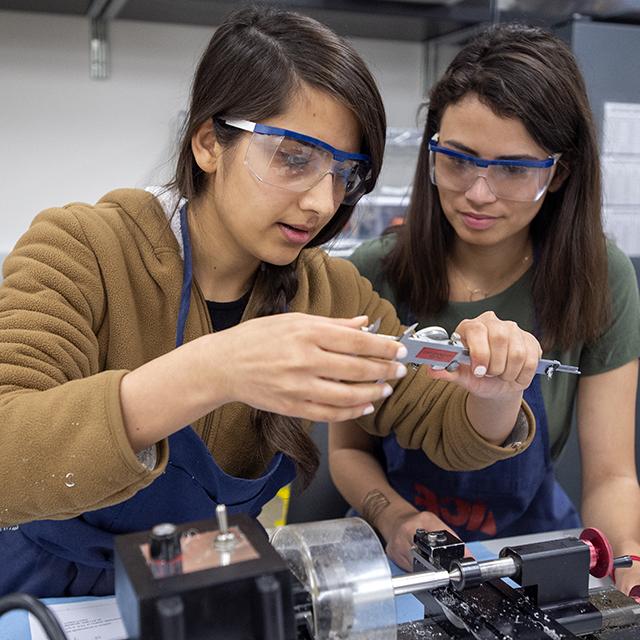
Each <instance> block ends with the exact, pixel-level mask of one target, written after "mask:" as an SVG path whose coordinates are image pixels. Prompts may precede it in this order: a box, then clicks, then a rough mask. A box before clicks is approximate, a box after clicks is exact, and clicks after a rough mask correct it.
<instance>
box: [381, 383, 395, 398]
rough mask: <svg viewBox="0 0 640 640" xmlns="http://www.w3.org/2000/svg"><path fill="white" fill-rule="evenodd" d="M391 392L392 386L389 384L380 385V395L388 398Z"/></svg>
mask: <svg viewBox="0 0 640 640" xmlns="http://www.w3.org/2000/svg"><path fill="white" fill-rule="evenodd" d="M392 393H393V387H392V386H391V385H390V384H385V385H383V387H382V397H383V398H388V397H389V396H390V395H391V394H392Z"/></svg>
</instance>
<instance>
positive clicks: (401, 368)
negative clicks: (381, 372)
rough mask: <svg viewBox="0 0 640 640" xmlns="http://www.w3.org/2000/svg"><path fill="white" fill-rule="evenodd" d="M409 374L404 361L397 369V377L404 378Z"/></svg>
mask: <svg viewBox="0 0 640 640" xmlns="http://www.w3.org/2000/svg"><path fill="white" fill-rule="evenodd" d="M406 375H407V367H405V366H404V365H403V364H402V363H400V364H399V365H398V368H397V369H396V378H404V377H405V376H406Z"/></svg>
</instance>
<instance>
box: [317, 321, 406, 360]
mask: <svg viewBox="0 0 640 640" xmlns="http://www.w3.org/2000/svg"><path fill="white" fill-rule="evenodd" d="M318 345H319V346H320V347H321V348H322V349H325V350H326V351H334V352H336V353H348V354H352V355H357V356H362V357H366V358H378V359H380V360H397V359H399V358H404V357H405V356H406V355H407V348H406V347H405V346H404V345H403V344H400V343H399V342H398V341H397V340H396V339H395V338H394V337H392V336H384V335H379V334H376V333H369V332H367V331H362V330H360V329H355V328H351V327H348V326H347V327H345V326H336V325H333V326H331V327H330V326H327V327H326V329H323V332H322V334H321V336H320V339H319V341H318Z"/></svg>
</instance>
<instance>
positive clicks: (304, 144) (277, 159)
mask: <svg viewBox="0 0 640 640" xmlns="http://www.w3.org/2000/svg"><path fill="white" fill-rule="evenodd" d="M219 120H220V122H223V123H224V124H226V125H227V126H229V127H234V128H236V129H242V130H243V131H249V132H250V133H252V134H253V135H252V136H251V141H250V142H249V146H248V147H247V153H246V155H245V160H244V163H245V165H246V166H247V168H248V169H249V171H251V173H252V174H253V175H254V176H255V177H256V178H257V179H258V180H260V181H261V182H264V183H265V184H269V185H271V186H274V187H280V188H281V189H287V190H288V191H296V192H303V191H308V190H309V189H312V188H313V187H315V185H317V184H318V183H319V182H320V180H322V179H323V178H324V177H325V176H326V175H327V174H331V175H332V177H333V200H334V203H335V205H336V207H338V206H339V205H341V204H346V205H354V204H356V202H358V200H359V199H360V198H361V197H362V196H363V195H364V194H365V193H366V192H367V191H368V190H370V186H369V182H370V180H371V161H370V160H371V159H370V158H369V156H367V155H364V154H361V153H347V152H346V151H341V150H340V149H336V148H334V147H332V146H331V145H330V144H327V143H326V142H323V141H322V140H318V139H317V138H312V137H311V136H306V135H304V134H302V133H298V132H296V131H289V130H288V129H280V128H278V127H270V126H267V125H264V124H257V123H255V122H250V121H249V120H237V119H235V118H219Z"/></svg>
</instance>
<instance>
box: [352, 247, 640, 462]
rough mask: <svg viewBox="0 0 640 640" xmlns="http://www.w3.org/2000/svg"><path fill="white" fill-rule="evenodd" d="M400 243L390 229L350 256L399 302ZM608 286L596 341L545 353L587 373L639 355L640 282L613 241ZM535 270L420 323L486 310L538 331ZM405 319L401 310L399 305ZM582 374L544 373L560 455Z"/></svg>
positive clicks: (448, 321) (448, 325) (554, 447)
mask: <svg viewBox="0 0 640 640" xmlns="http://www.w3.org/2000/svg"><path fill="white" fill-rule="evenodd" d="M395 242H396V235H395V234H389V235H386V236H382V237H381V238H376V239H374V240H369V241H367V242H365V243H364V244H362V245H361V246H360V247H358V249H356V251H355V252H354V253H353V255H352V256H351V258H350V260H351V261H352V262H353V263H354V264H355V265H356V267H357V268H358V270H359V271H360V273H361V274H362V275H363V276H365V277H366V278H368V279H369V280H370V281H371V283H372V285H373V287H374V289H375V290H376V291H377V292H378V293H379V294H380V295H381V296H382V297H383V298H386V299H387V300H389V301H390V302H391V303H392V304H393V305H394V306H395V307H396V308H397V307H398V305H397V301H396V295H395V292H394V289H393V287H392V285H391V283H390V282H389V281H388V280H387V279H386V278H385V276H384V274H383V273H382V259H383V258H384V257H385V256H386V255H387V254H388V253H389V251H390V250H391V249H392V247H393V246H394V244H395ZM608 259H609V286H610V288H611V300H612V303H613V313H612V318H613V320H612V322H611V325H610V326H609V327H608V329H607V330H606V331H604V333H603V334H602V335H601V336H600V338H599V339H598V340H597V341H595V342H594V343H592V344H588V345H587V344H577V345H575V346H574V347H573V348H572V349H570V350H568V351H548V352H545V354H544V357H545V358H550V359H553V360H560V362H562V363H563V364H570V365H577V366H578V367H579V368H580V371H582V375H583V376H588V375H594V374H597V373H604V372H605V371H609V370H611V369H616V368H617V367H620V366H622V365H624V364H626V363H627V362H630V361H631V360H633V359H634V358H637V357H638V356H639V355H640V302H639V300H638V283H637V281H636V275H635V271H634V268H633V265H632V264H631V261H630V260H629V258H628V257H627V256H626V255H625V254H624V253H622V251H620V249H618V248H617V247H616V246H615V245H614V244H613V243H609V244H608ZM531 282H532V269H529V271H527V272H526V273H525V274H524V275H523V276H522V277H521V278H520V279H519V280H518V281H517V282H515V283H514V284H512V285H511V286H510V287H508V288H507V289H505V290H504V291H502V292H500V293H498V294H496V295H493V296H489V297H488V298H485V299H484V300H477V301H474V302H449V304H448V305H447V306H446V307H445V308H444V309H443V310H442V311H441V312H440V313H438V314H434V315H432V316H429V317H426V318H423V317H420V318H418V320H419V322H420V327H421V328H422V327H428V326H430V325H437V326H441V327H444V328H445V329H446V330H447V331H448V332H449V333H451V332H452V331H454V329H455V328H456V327H457V326H458V324H459V323H460V322H461V321H462V320H464V319H465V318H474V317H476V316H478V315H480V314H481V313H484V312H485V311H494V312H495V314H496V315H497V316H498V317H499V318H500V319H502V320H513V321H514V322H517V323H518V325H519V326H520V327H521V328H523V329H525V330H526V331H531V332H533V329H534V311H533V300H532V298H531ZM398 312H399V316H400V319H401V320H402V321H403V322H404V323H405V324H408V322H407V318H406V317H403V313H402V309H399V310H398ZM578 380H579V376H575V375H570V374H557V375H555V376H554V377H553V378H552V379H548V378H547V377H545V376H542V377H541V381H540V382H541V386H542V397H543V400H544V405H545V410H546V413H547V422H548V425H549V442H550V445H551V452H552V456H553V457H554V458H556V457H557V456H558V454H559V453H560V451H561V450H562V447H563V446H564V444H565V442H566V440H567V437H568V436H569V432H570V429H571V419H572V415H573V407H574V401H575V397H576V390H577V385H578Z"/></svg>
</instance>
